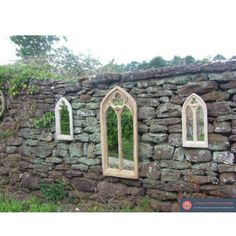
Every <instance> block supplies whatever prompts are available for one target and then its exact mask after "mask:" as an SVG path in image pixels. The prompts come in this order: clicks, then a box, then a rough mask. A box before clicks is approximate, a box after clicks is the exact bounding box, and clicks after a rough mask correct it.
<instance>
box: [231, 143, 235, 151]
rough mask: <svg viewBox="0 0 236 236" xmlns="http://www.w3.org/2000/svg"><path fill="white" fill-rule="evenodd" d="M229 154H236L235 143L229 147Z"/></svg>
mask: <svg viewBox="0 0 236 236" xmlns="http://www.w3.org/2000/svg"><path fill="white" fill-rule="evenodd" d="M231 152H233V153H236V143H234V144H233V145H232V146H231Z"/></svg>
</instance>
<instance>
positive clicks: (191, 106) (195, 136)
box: [182, 94, 208, 148]
mask: <svg viewBox="0 0 236 236" xmlns="http://www.w3.org/2000/svg"><path fill="white" fill-rule="evenodd" d="M182 139H183V146H184V147H195V148H198V147H208V123H207V107H206V104H205V102H204V101H203V100H202V98H200V97H199V96H198V95H197V94H192V95H191V96H189V97H188V98H187V99H186V101H185V102H184V105H183V107H182Z"/></svg>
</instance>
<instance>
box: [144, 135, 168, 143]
mask: <svg viewBox="0 0 236 236" xmlns="http://www.w3.org/2000/svg"><path fill="white" fill-rule="evenodd" d="M167 138H168V135H167V134H155V133H147V134H143V135H142V137H141V140H142V141H143V142H151V143H164V142H166V141H167Z"/></svg>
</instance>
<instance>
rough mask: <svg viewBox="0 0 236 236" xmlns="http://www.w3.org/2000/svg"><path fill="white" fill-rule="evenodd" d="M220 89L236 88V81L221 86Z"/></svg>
mask: <svg viewBox="0 0 236 236" xmlns="http://www.w3.org/2000/svg"><path fill="white" fill-rule="evenodd" d="M220 88H223V89H231V88H236V80H235V81H230V82H228V83H224V84H220Z"/></svg>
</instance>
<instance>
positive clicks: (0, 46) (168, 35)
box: [0, 0, 236, 63]
mask: <svg viewBox="0 0 236 236" xmlns="http://www.w3.org/2000/svg"><path fill="white" fill-rule="evenodd" d="M23 2H26V3H27V7H25V9H24V11H23V12H22V11H19V9H20V7H21V6H22V4H23ZM12 6H13V3H12V0H8V1H7V3H4V5H3V10H2V11H1V16H0V17H1V18H0V24H1V25H0V26H1V31H0V63H6V62H9V61H11V60H14V59H15V49H14V45H13V44H12V43H11V42H10V41H9V39H8V36H9V35H13V34H57V35H58V34H61V35H66V36H67V38H68V42H67V46H68V47H69V48H71V49H72V50H74V51H75V52H86V51H87V50H89V51H90V53H91V54H92V55H93V56H95V57H99V58H100V59H101V61H102V62H103V63H107V62H108V61H109V60H111V59H112V58H115V60H116V61H117V62H118V63H127V62H130V61H132V60H137V61H143V60H150V59H151V58H153V57H155V56H162V57H164V58H165V59H171V58H172V57H173V56H174V55H179V56H182V57H184V56H186V55H192V56H194V57H195V58H198V59H202V58H204V57H207V56H215V55H216V54H217V53H220V54H223V55H224V56H225V57H227V58H229V57H231V56H233V55H236V17H235V11H236V1H235V0H232V1H231V0H223V1H221V0H218V1H217V0H162V1H160V0H83V1H80V0H77V1H71V0H67V1H64V0H60V1H59V0H58V1H52V0H50V1H45V0H41V1H38V3H37V2H35V1H26V0H21V1H16V2H14V8H13V7H12ZM1 8H2V7H1ZM3 24H4V25H3ZM6 26H7V27H6Z"/></svg>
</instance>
